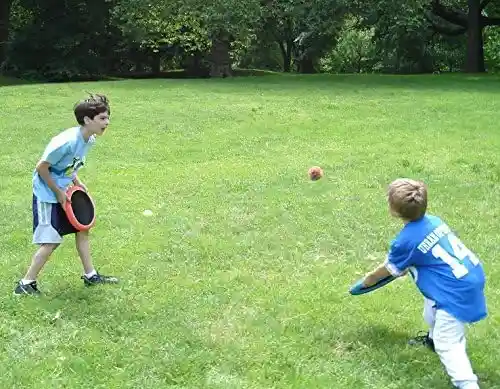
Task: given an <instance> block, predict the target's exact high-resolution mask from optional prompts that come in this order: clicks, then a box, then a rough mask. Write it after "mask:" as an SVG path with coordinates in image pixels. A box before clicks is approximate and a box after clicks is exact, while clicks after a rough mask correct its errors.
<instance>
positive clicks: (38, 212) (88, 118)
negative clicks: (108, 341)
mask: <svg viewBox="0 0 500 389" xmlns="http://www.w3.org/2000/svg"><path fill="white" fill-rule="evenodd" d="M74 114H75V117H76V120H77V122H78V124H79V125H78V126H76V127H73V128H69V129H67V130H65V131H63V132H61V133H60V134H59V135H57V136H55V137H54V138H52V140H51V141H50V143H49V144H48V146H47V147H46V149H45V152H44V153H43V155H42V158H41V159H40V161H39V162H38V164H37V165H36V169H35V171H34V172H33V180H32V181H33V243H35V244H37V245H39V248H38V250H37V251H36V253H35V255H34V256H33V258H32V261H31V266H30V267H29V269H28V271H27V272H26V275H25V276H24V278H23V279H21V280H20V281H19V283H18V285H17V286H16V288H15V291H14V293H15V294H19V295H22V294H28V295H36V294H39V293H40V292H39V290H38V287H37V282H36V279H37V276H38V274H39V273H40V271H41V270H42V268H43V266H44V265H45V263H46V262H47V261H48V259H49V257H50V255H51V254H52V253H53V252H54V250H55V249H56V248H57V247H58V246H59V245H60V244H61V242H62V240H63V236H65V235H68V234H75V242H76V249H77V251H78V255H79V256H80V259H81V261H82V265H83V269H84V275H83V276H82V279H83V281H84V285H87V286H90V285H95V284H102V283H116V282H117V281H118V280H117V279H116V278H115V277H110V276H104V275H101V274H99V273H98V272H97V271H96V270H95V268H94V265H93V264H92V258H91V255H90V244H89V234H88V231H77V230H76V229H75V228H74V227H73V226H72V225H71V224H70V222H69V221H68V218H67V216H66V213H65V212H64V204H65V202H66V201H68V199H67V198H66V189H67V188H68V186H70V185H71V184H75V185H80V186H82V187H83V188H84V189H85V190H86V187H85V185H84V184H83V183H82V182H81V181H80V179H79V178H78V175H77V173H78V170H79V169H80V168H81V167H82V166H83V165H84V163H85V157H86V155H87V153H88V151H89V149H90V148H91V147H92V145H93V143H94V141H95V137H96V136H98V135H102V134H103V133H104V131H105V130H106V127H107V126H108V124H109V115H110V108H109V102H108V99H107V98H106V97H105V96H102V95H90V97H89V98H88V99H86V100H83V101H81V102H79V103H78V104H76V106H75V108H74Z"/></svg>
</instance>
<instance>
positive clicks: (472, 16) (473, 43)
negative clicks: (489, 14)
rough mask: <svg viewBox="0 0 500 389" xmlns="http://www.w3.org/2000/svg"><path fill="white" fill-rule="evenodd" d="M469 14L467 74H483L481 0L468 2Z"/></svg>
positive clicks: (469, 0)
mask: <svg viewBox="0 0 500 389" xmlns="http://www.w3.org/2000/svg"><path fill="white" fill-rule="evenodd" d="M468 6H469V13H468V15H467V53H466V60H465V72H467V73H483V72H484V71H485V68H484V50H483V25H482V22H481V3H480V1H479V0H468Z"/></svg>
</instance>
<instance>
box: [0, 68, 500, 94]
mask: <svg viewBox="0 0 500 389" xmlns="http://www.w3.org/2000/svg"><path fill="white" fill-rule="evenodd" d="M234 74H235V76H234V77H230V78H223V79H221V78H217V79H210V78H206V77H201V78H191V77H190V76H189V75H188V74H187V73H186V72H184V71H182V70H180V71H179V70H175V71H168V72H162V73H160V74H156V75H155V74H150V73H130V74H116V75H112V76H109V77H100V78H81V79H77V80H73V81H69V82H92V81H101V82H103V81H126V80H131V79H133V80H149V81H151V80H165V79H171V80H175V79H182V80H198V81H201V80H202V82H204V83H206V82H208V83H216V84H217V85H218V86H220V85H224V84H231V85H232V84H243V85H255V86H258V87H263V88H270V89H274V90H275V89H282V90H294V89H303V88H304V87H307V88H308V90H310V91H318V90H319V91H320V90H325V91H332V90H348V91H350V92H351V93H352V92H354V93H356V92H362V91H363V90H366V89H383V88H387V89H394V90H397V89H403V90H413V91H424V92H425V91H475V92H497V91H498V89H500V76H498V75H490V74H481V75H472V74H463V73H452V74H448V73H445V74H427V75H382V74H363V75H361V74H339V75H335V74H312V75H309V74H294V73H286V74H285V73H276V72H271V71H265V70H254V69H235V71H234ZM264 76H265V77H264ZM59 82H60V83H62V82H63V81H59ZM59 82H57V81H54V82H51V83H59ZM33 83H47V82H41V81H39V82H37V81H24V80H19V79H14V78H9V77H3V76H0V87H2V86H16V85H23V84H33ZM237 92H238V91H237V90H231V91H229V90H228V93H237Z"/></svg>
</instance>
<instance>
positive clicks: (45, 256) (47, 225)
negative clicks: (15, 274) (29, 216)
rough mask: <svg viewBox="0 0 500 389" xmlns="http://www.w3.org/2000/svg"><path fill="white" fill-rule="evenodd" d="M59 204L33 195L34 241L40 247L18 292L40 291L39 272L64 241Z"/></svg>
mask: <svg viewBox="0 0 500 389" xmlns="http://www.w3.org/2000/svg"><path fill="white" fill-rule="evenodd" d="M57 205H58V204H51V203H44V202H40V201H38V199H37V198H36V196H35V195H33V209H32V210H33V243H34V244H37V245H39V248H38V250H37V251H36V253H35V254H34V255H33V258H32V260H31V265H30V267H29V269H28V271H27V272H26V274H25V276H24V278H23V279H22V280H20V281H19V283H18V285H17V287H16V289H15V291H14V292H15V293H16V294H35V293H39V291H38V288H37V285H36V279H37V277H38V274H39V273H40V271H41V270H42V269H43V267H44V265H45V264H46V263H47V261H48V260H49V258H50V255H51V254H52V253H53V252H54V250H55V249H56V248H57V247H58V246H59V244H60V243H61V242H62V236H61V235H60V234H59V231H58V230H57V222H58V220H57V217H58V212H57Z"/></svg>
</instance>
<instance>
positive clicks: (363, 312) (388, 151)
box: [0, 76, 500, 389]
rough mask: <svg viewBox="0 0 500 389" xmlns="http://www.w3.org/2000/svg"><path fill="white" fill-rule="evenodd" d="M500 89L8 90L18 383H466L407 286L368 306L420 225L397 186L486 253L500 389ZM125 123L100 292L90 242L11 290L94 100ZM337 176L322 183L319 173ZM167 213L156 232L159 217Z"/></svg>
mask: <svg viewBox="0 0 500 389" xmlns="http://www.w3.org/2000/svg"><path fill="white" fill-rule="evenodd" d="M499 81H500V80H499V79H498V78H495V77H483V78H478V77H467V76H425V77H423V76H412V77H393V76H267V77H245V78H236V79H225V80H148V81H144V80H134V81H110V82H101V83H73V84H30V85H13V86H3V87H1V88H0V101H1V105H0V107H1V108H0V124H1V132H0V144H1V145H2V152H1V154H0V191H1V196H0V212H1V215H2V217H1V219H0V223H1V235H0V263H1V272H0V277H1V280H0V281H1V282H0V296H2V297H0V309H1V315H0V339H1V343H0V366H2V370H3V372H4V373H3V375H2V376H1V377H0V387H1V388H3V389H10V388H25V387H37V388H71V389H74V388H95V389H97V388H103V389H104V388H106V389H109V388H112V389H114V388H120V389H122V388H134V389H136V388H137V389H139V388H141V389H142V388H148V389H149V388H151V389H153V388H155V389H156V388H172V389H173V388H178V389H181V388H182V389H195V388H196V389H199V388H207V389H219V388H220V389H222V388H224V389H229V388H234V389H236V388H238V389H240V388H241V389H249V388H253V389H271V388H276V389H290V388H293V389H295V388H301V389H310V388H324V389H327V388H328V389H331V388H335V389H337V388H338V389H359V388H373V389H375V388H376V389H378V388H381V389H382V388H384V389H387V388H402V389H417V388H435V389H448V388H450V387H451V385H450V383H449V380H448V377H447V375H446V374H445V372H444V369H443V367H442V366H441V364H440V362H439V360H438V358H437V356H436V355H435V354H432V353H430V352H428V351H426V350H424V349H421V348H411V347H409V346H407V345H406V341H407V339H408V338H409V337H411V336H414V335H415V334H416V333H417V332H418V331H419V330H423V329H425V326H424V322H423V319H422V302H423V301H422V297H421V295H420V294H419V292H418V291H417V290H416V288H415V286H414V285H413V283H412V282H411V281H410V280H409V279H407V278H404V279H403V280H400V281H396V282H394V283H392V284H390V285H388V286H387V287H385V288H383V289H380V290H379V291H376V292H374V293H373V294H368V295H364V296H360V297H352V296H350V295H349V294H348V288H349V286H350V285H351V284H352V283H353V282H354V281H355V280H356V279H357V278H359V277H360V276H361V275H362V274H364V273H365V272H367V271H368V270H370V269H371V268H372V267H373V266H375V264H377V263H378V262H379V261H382V260H383V259H384V256H385V252H386V250H387V248H388V245H389V242H390V240H391V239H392V238H393V236H394V235H395V234H396V233H397V231H398V230H399V228H400V224H399V223H398V221H397V220H394V219H393V218H391V217H390V216H389V214H388V212H387V204H386V200H385V189H386V186H387V184H388V183H389V182H390V181H392V180H393V179H394V178H397V177H400V176H409V177H412V178H418V179H423V180H425V181H426V182H427V183H428V185H429V189H430V193H429V196H430V199H429V202H430V203H429V211H430V212H431V213H435V214H437V215H439V216H441V217H443V218H444V219H445V220H446V221H447V222H448V223H449V224H450V226H451V227H452V228H454V229H455V230H456V231H457V232H458V233H459V235H460V237H461V238H462V240H463V241H464V242H465V243H466V244H467V246H468V247H469V248H471V249H472V250H474V251H475V252H476V253H477V254H478V256H479V257H480V258H481V259H482V260H483V262H484V266H485V269H486V272H487V276H488V280H487V288H486V294H487V299H488V304H489V311H490V315H489V317H488V319H487V320H485V321H482V322H480V323H479V324H477V325H475V326H473V327H471V329H470V331H469V335H468V349H469V356H470V358H471V360H472V363H473V366H474V369H475V371H476V373H477V374H478V375H479V377H480V379H481V384H482V386H481V388H482V389H483V388H484V389H493V388H500V373H499V367H498V366H499V362H500V359H499V352H498V346H499V345H500V313H499V309H500V270H499V267H500V266H499V265H500V244H499V240H498V236H499V235H498V231H499V223H498V218H499V217H500V209H499V207H498V198H499V193H500V192H499V191H500V183H499V182H500V152H499V150H500V130H499V128H498V124H496V123H498V122H499V121H500V102H499V100H498V96H499V93H500V84H499ZM87 90H89V91H95V92H101V93H105V94H107V95H108V97H109V98H110V99H111V103H112V116H111V126H110V128H109V129H108V131H107V132H106V133H105V135H104V136H103V137H102V138H100V139H99V141H98V143H97V144H96V146H95V148H94V149H93V150H92V151H91V153H90V154H89V156H88V164H87V166H86V168H85V169H84V170H82V173H81V177H82V178H83V179H84V181H85V182H86V184H87V186H88V187H89V189H90V191H91V193H92V195H93V197H94V200H95V201H96V206H97V212H98V220H97V223H96V227H95V229H94V230H93V234H92V240H93V242H92V246H93V254H94V260H95V262H96V264H97V266H98V269H99V270H100V271H101V272H102V273H104V274H113V275H117V276H119V277H120V278H122V282H121V284H120V285H119V286H117V287H113V286H110V287H102V288H90V289H89V288H84V287H83V284H82V281H81V280H80V274H81V267H80V263H79V260H78V257H77V255H76V251H75V249H74V243H73V240H72V239H71V238H68V239H66V241H65V243H64V244H63V246H62V247H61V248H59V249H58V251H57V252H56V253H55V254H54V256H53V258H52V260H51V262H49V264H48V265H47V266H46V268H45V269H44V271H43V273H42V275H41V278H40V280H39V287H40V289H41V290H42V291H43V292H44V294H45V295H44V296H43V297H41V298H39V299H31V298H19V297H14V296H13V295H12V291H13V288H14V285H15V283H16V281H17V280H18V279H19V277H21V276H22V275H23V274H24V272H25V270H26V268H27V266H28V264H29V261H30V257H31V255H32V253H33V251H34V249H35V247H34V246H33V245H32V244H31V228H32V225H31V217H32V216H31V173H32V170H33V168H34V165H35V164H36V162H37V160H38V158H39V157H40V156H41V153H42V151H43V148H44V147H45V145H46V144H47V142H48V141H49V139H50V137H51V136H53V135H55V134H56V133H57V132H59V131H60V130H62V129H63V128H65V127H67V126H70V125H73V123H74V121H73V116H72V106H73V104H74V102H75V101H76V100H77V99H79V98H80V97H81V96H82V95H83V94H84V93H85V91H87ZM312 165H320V166H322V167H323V168H324V171H325V177H324V178H323V179H322V180H320V181H317V182H312V181H309V180H308V178H307V169H308V168H309V167H310V166H312ZM145 209H150V210H152V211H153V212H154V215H153V217H149V218H148V217H144V216H143V215H142V212H143V211H144V210H145Z"/></svg>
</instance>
